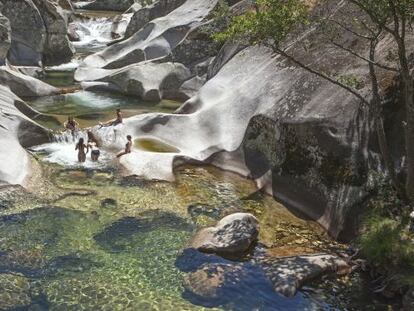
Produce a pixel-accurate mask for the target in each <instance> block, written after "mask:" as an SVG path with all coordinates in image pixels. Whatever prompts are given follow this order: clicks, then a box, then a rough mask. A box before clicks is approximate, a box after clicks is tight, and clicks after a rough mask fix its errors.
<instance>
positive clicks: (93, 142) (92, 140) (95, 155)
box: [87, 131, 101, 162]
mask: <svg viewBox="0 0 414 311" xmlns="http://www.w3.org/2000/svg"><path fill="white" fill-rule="evenodd" d="M87 134H88V148H90V149H91V160H92V161H93V162H96V161H98V160H99V156H100V155H101V151H100V150H99V147H100V144H99V141H98V139H97V138H96V137H95V135H94V134H93V133H92V132H91V131H88V132H87Z"/></svg>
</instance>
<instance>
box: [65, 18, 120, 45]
mask: <svg viewBox="0 0 414 311" xmlns="http://www.w3.org/2000/svg"><path fill="white" fill-rule="evenodd" d="M112 23H113V21H112V18H109V17H78V18H77V19H75V21H74V22H73V23H72V24H71V26H70V27H71V28H73V29H74V32H75V33H76V35H77V36H78V38H79V41H75V42H73V45H74V46H75V48H76V49H77V50H78V52H85V51H94V50H97V49H99V48H102V47H104V46H106V45H107V44H108V43H109V42H111V41H112V40H113V38H112Z"/></svg>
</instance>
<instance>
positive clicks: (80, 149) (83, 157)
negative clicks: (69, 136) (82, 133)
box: [75, 138, 89, 163]
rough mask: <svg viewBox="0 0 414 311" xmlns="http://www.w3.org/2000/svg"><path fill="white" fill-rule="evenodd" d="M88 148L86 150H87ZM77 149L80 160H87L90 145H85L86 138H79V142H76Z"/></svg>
mask: <svg viewBox="0 0 414 311" xmlns="http://www.w3.org/2000/svg"><path fill="white" fill-rule="evenodd" d="M85 149H86V152H85ZM75 150H78V160H79V162H81V163H83V162H85V161H86V154H87V153H88V152H89V147H88V146H86V145H85V142H84V139H83V138H79V142H78V143H77V144H76V148H75Z"/></svg>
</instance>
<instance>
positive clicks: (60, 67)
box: [45, 59, 81, 71]
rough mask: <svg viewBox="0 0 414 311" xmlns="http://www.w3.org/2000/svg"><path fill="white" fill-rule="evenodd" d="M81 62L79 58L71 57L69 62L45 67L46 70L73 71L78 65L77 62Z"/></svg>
mask: <svg viewBox="0 0 414 311" xmlns="http://www.w3.org/2000/svg"><path fill="white" fill-rule="evenodd" d="M80 63H81V60H80V59H73V60H72V61H70V62H69V63H65V64H61V65H57V66H49V67H46V68H45V69H46V71H73V70H75V69H76V68H78V67H79V64H80Z"/></svg>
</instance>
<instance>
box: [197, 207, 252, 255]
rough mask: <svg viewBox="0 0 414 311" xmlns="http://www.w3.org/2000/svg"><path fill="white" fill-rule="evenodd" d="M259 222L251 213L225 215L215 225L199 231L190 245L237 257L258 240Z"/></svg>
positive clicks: (203, 250) (210, 251)
mask: <svg viewBox="0 0 414 311" xmlns="http://www.w3.org/2000/svg"><path fill="white" fill-rule="evenodd" d="M258 235H259V222H258V220H257V219H256V217H254V216H253V215H251V214H247V213H236V214H232V215H229V216H226V217H224V218H223V219H222V220H220V221H219V222H218V224H217V225H216V226H215V227H209V228H204V229H202V230H200V231H199V232H197V234H196V235H195V236H194V237H193V239H192V240H191V242H190V246H191V247H192V248H195V249H197V250H199V251H201V252H206V253H215V254H219V255H224V256H230V257H237V256H240V255H243V254H245V253H246V252H247V251H248V250H249V249H250V248H251V247H252V245H253V244H254V242H255V241H256V240H257V236H258Z"/></svg>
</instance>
